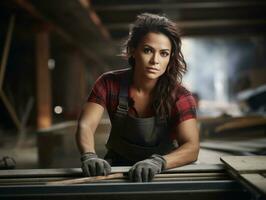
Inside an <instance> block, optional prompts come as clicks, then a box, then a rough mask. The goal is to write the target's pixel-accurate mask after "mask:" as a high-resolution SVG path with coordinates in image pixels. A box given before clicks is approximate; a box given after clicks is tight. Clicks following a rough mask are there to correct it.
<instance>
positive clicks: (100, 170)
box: [81, 152, 111, 176]
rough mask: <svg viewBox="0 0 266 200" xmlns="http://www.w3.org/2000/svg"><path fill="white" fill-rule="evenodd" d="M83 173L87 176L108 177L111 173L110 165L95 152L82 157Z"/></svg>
mask: <svg viewBox="0 0 266 200" xmlns="http://www.w3.org/2000/svg"><path fill="white" fill-rule="evenodd" d="M81 163H82V166H81V168H82V171H83V174H84V175H85V176H106V175H108V174H109V173H110V172H111V166H110V164H109V163H108V162H107V161H106V160H104V159H101V158H98V156H97V155H96V154H95V153H93V152H88V153H84V154H82V156H81Z"/></svg>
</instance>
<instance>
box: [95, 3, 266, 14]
mask: <svg viewBox="0 0 266 200" xmlns="http://www.w3.org/2000/svg"><path fill="white" fill-rule="evenodd" d="M260 6H266V2H265V1H224V2H180V3H151V4H147V3H145V4H129V5H128V4H127V5H121V4H118V5H94V6H93V7H94V9H95V10H96V12H99V11H101V12H102V11H125V10H126V11H135V10H147V11H148V10H154V9H158V10H177V9H205V8H210V9H213V8H224V9H226V8H236V7H238V8H239V7H241V8H242V7H243V8H250V7H260Z"/></svg>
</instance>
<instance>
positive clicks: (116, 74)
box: [100, 68, 131, 79]
mask: <svg viewBox="0 0 266 200" xmlns="http://www.w3.org/2000/svg"><path fill="white" fill-rule="evenodd" d="M130 70H131V68H124V69H118V70H112V71H108V72H105V73H103V74H102V75H101V76H100V78H103V79H120V78H121V77H123V76H125V75H126V74H127V73H128V72H130Z"/></svg>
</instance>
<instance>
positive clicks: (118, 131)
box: [105, 71, 176, 166]
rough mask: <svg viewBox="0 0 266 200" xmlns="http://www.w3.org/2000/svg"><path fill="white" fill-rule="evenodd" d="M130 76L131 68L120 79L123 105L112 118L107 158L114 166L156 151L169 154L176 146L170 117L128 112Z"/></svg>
mask: <svg viewBox="0 0 266 200" xmlns="http://www.w3.org/2000/svg"><path fill="white" fill-rule="evenodd" d="M130 78H131V77H130V71H129V72H127V74H126V76H124V77H123V78H122V79H121V81H120V91H119V104H118V106H117V110H116V113H115V114H114V116H113V117H112V118H111V123H112V128H111V132H110V136H109V139H108V141H107V144H106V147H107V149H108V152H107V154H106V156H105V159H106V160H107V161H108V162H109V163H110V164H111V165H113V166H122V165H124V166H125V165H133V164H134V163H135V162H137V161H140V160H143V159H146V158H148V157H150V156H151V155H152V154H160V155H165V154H167V153H169V152H171V151H172V150H173V149H175V148H176V146H175V145H174V143H173V141H172V140H171V137H170V130H169V126H168V123H167V120H166V119H160V118H159V117H157V116H154V117H149V118H137V117H134V116H131V115H129V114H128V110H129V105H128V101H129V98H128V90H129V80H130Z"/></svg>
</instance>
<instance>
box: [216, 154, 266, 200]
mask: <svg viewBox="0 0 266 200" xmlns="http://www.w3.org/2000/svg"><path fill="white" fill-rule="evenodd" d="M221 161H222V162H223V163H224V164H225V167H226V168H227V169H228V172H229V173H230V174H231V175H232V176H233V177H234V178H235V179H236V180H237V181H239V182H240V183H241V184H242V185H244V186H245V187H246V188H247V189H248V190H249V191H250V192H252V193H253V194H254V196H255V198H256V199H265V198H266V177H265V172H266V156H225V157H222V158H221Z"/></svg>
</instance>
